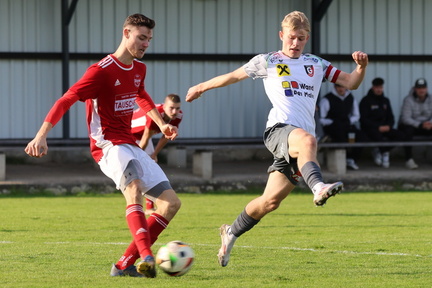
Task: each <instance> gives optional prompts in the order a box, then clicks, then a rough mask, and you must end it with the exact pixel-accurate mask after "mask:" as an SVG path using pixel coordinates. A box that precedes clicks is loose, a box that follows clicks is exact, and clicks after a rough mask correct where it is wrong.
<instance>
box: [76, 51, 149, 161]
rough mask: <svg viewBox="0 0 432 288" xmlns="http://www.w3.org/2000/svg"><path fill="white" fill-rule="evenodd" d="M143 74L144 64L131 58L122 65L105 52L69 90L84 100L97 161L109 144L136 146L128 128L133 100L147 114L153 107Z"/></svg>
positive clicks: (92, 146)
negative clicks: (129, 62)
mask: <svg viewBox="0 0 432 288" xmlns="http://www.w3.org/2000/svg"><path fill="white" fill-rule="evenodd" d="M145 75H146V66H145V64H144V63H142V62H140V61H138V60H134V61H133V63H132V64H131V65H125V64H123V63H121V62H120V61H119V60H118V59H117V58H115V57H114V56H113V55H108V56H107V57H105V58H104V59H102V60H101V61H100V62H99V63H95V64H93V65H91V66H90V67H89V68H88V69H87V71H86V73H85V74H84V75H83V77H82V78H81V79H80V80H79V81H78V82H76V83H75V84H74V85H73V86H72V87H71V88H70V89H69V92H72V93H74V94H75V95H77V96H78V97H79V100H80V101H83V102H86V113H87V125H88V131H89V138H90V150H91V153H92V156H93V158H94V159H95V161H96V162H99V160H100V159H101V158H102V156H103V152H102V149H103V148H104V147H106V146H108V145H111V144H113V145H119V144H132V145H137V144H136V142H135V138H134V136H133V135H132V133H131V129H130V127H131V121H132V114H133V109H134V106H135V99H136V100H137V103H138V104H139V106H140V107H141V108H142V109H143V110H144V111H146V113H147V112H148V111H150V110H151V109H152V108H154V107H155V105H154V103H153V100H152V99H151V98H150V96H149V95H148V93H147V92H146V91H145V89H144V78H145Z"/></svg>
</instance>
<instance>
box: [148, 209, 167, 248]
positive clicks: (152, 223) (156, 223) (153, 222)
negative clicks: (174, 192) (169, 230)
mask: <svg viewBox="0 0 432 288" xmlns="http://www.w3.org/2000/svg"><path fill="white" fill-rule="evenodd" d="M168 223H169V222H168V220H166V219H165V218H164V217H162V216H161V215H159V214H156V213H153V214H151V215H150V217H149V218H148V219H147V224H148V227H149V231H150V241H151V244H152V245H153V243H155V242H156V240H157V239H158V237H159V234H161V233H162V231H163V230H165V228H166V227H167V226H168Z"/></svg>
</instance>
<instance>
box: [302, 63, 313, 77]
mask: <svg viewBox="0 0 432 288" xmlns="http://www.w3.org/2000/svg"><path fill="white" fill-rule="evenodd" d="M304 69H305V71H306V74H307V75H308V76H309V77H313V76H314V74H315V70H314V66H313V65H304Z"/></svg>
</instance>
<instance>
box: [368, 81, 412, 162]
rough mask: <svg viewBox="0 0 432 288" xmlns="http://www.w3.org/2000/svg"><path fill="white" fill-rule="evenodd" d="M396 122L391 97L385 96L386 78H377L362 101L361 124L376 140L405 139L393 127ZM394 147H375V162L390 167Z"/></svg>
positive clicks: (372, 138)
mask: <svg viewBox="0 0 432 288" xmlns="http://www.w3.org/2000/svg"><path fill="white" fill-rule="evenodd" d="M394 124H395V120H394V114H393V110H392V107H391V104H390V99H389V98H387V97H385V96H384V80H383V79H382V78H375V79H374V80H373V81H372V88H371V89H369V92H368V94H367V95H366V96H364V97H363V99H362V100H361V101H360V125H361V129H362V131H363V132H364V133H365V134H366V135H367V137H368V138H369V139H370V140H372V141H376V142H383V141H403V140H404V139H405V136H404V134H403V133H402V132H400V131H399V130H396V129H394V128H393V126H394ZM393 148H394V147H379V148H375V149H373V157H374V161H375V164H376V165H378V166H382V167H384V168H388V167H390V150H392V149H393Z"/></svg>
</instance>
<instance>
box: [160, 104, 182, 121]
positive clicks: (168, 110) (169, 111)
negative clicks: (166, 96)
mask: <svg viewBox="0 0 432 288" xmlns="http://www.w3.org/2000/svg"><path fill="white" fill-rule="evenodd" d="M179 111H180V103H174V102H172V101H166V102H165V103H164V112H165V115H166V116H168V117H169V118H170V119H174V118H176V117H177V115H178V113H179Z"/></svg>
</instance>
